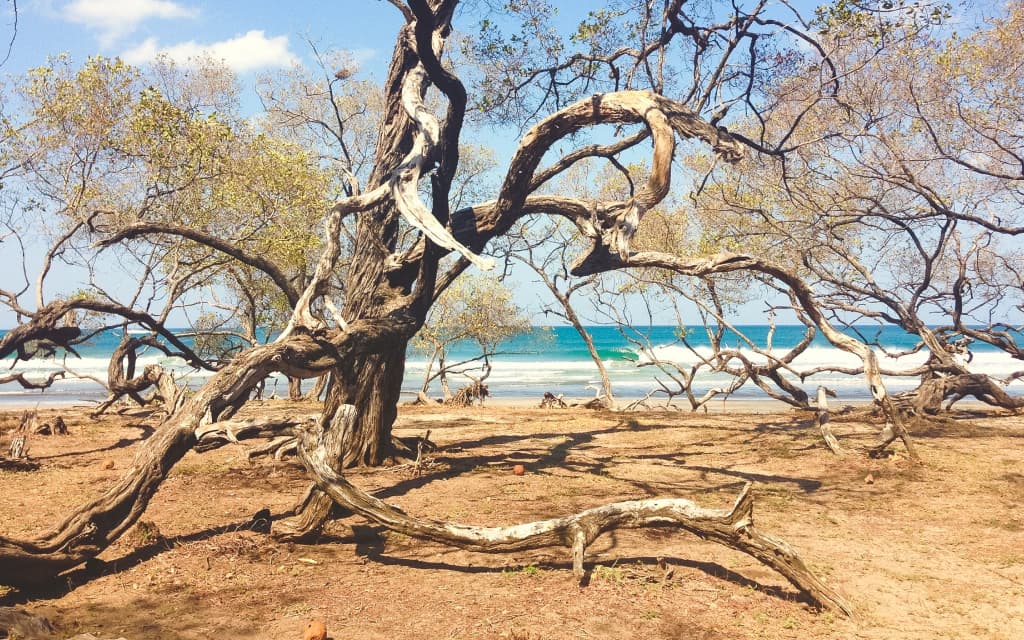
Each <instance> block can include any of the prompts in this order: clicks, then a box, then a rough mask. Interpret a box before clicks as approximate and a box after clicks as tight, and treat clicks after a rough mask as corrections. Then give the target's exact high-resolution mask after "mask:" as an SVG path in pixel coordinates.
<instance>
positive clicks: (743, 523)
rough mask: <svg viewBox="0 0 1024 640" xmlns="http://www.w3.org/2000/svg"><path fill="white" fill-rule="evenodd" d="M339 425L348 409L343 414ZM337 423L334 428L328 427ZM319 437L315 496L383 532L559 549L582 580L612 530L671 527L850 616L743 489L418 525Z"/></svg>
mask: <svg viewBox="0 0 1024 640" xmlns="http://www.w3.org/2000/svg"><path fill="white" fill-rule="evenodd" d="M342 412H343V415H344V419H345V421H348V422H350V423H352V422H354V421H355V419H356V411H355V408H354V407H352V406H351V405H347V406H345V407H343V408H342ZM337 426H341V425H335V427H337ZM325 435H327V434H325V432H324V431H322V430H321V429H320V428H319V427H316V426H313V427H311V428H306V429H303V430H301V431H300V434H299V456H300V457H301V459H302V461H303V463H304V464H305V465H306V468H307V469H308V470H309V472H310V474H311V475H312V476H313V478H314V481H315V482H316V484H317V486H318V487H319V488H320V490H321V491H323V492H324V493H326V494H327V495H328V496H330V498H331V499H332V500H334V502H335V503H337V504H338V505H339V506H341V507H343V508H345V509H348V510H350V511H352V512H353V513H356V514H358V515H361V516H363V517H365V518H367V519H369V520H371V521H373V522H375V523H377V524H380V525H383V526H384V527H387V528H388V529H390V530H393V531H397V532H399V533H402V534H405V535H408V536H410V537H414V538H420V539H425V540H431V541H434V542H440V543H442V544H448V545H452V546H455V547H459V548H461V549H466V550H469V551H479V552H483V553H507V552H510V551H521V550H524V549H537V548H543V547H550V546H559V545H560V546H565V547H568V548H569V549H570V550H571V552H572V559H573V572H574V574H575V575H576V577H577V578H578V579H582V578H583V577H584V566H583V561H584V555H585V552H586V547H587V546H588V545H590V544H591V543H592V542H594V540H596V539H597V538H598V537H599V536H600V535H601V534H602V533H605V532H608V531H613V530H615V529H638V528H645V527H674V528H679V529H684V530H686V531H690V532H691V533H694V534H695V535H697V536H699V537H701V538H703V539H706V540H713V541H715V542H718V543H720V544H723V545H725V546H727V547H731V548H733V549H736V550H738V551H742V552H743V553H746V554H748V555H750V556H752V557H754V558H756V559H757V560H759V561H760V562H762V563H764V564H766V565H768V566H769V567H771V568H773V569H775V570H776V571H778V572H779V573H781V574H782V575H783V576H785V577H786V579H787V580H789V581H790V582H791V583H792V584H793V586H795V587H796V588H797V589H799V590H800V591H801V592H803V593H805V594H807V595H808V596H809V597H810V598H811V599H812V600H813V601H814V602H816V603H817V604H819V605H821V606H823V607H826V608H829V609H833V610H836V611H841V612H842V613H844V614H845V615H848V616H852V610H851V608H850V605H849V604H847V603H846V602H845V601H844V600H843V598H842V597H841V596H840V595H839V594H838V593H836V592H835V591H834V590H833V589H832V588H831V587H829V586H827V585H826V584H824V583H823V582H822V581H821V580H820V579H818V578H817V577H816V576H815V575H814V574H813V573H811V571H810V570H809V569H808V568H807V566H806V565H805V564H804V562H803V560H801V559H800V557H799V556H798V555H797V553H796V552H795V551H794V550H793V549H792V548H791V547H790V546H789V545H787V544H786V543H785V542H783V541H782V540H779V539H777V538H774V537H772V536H768V535H765V534H762V533H761V532H759V531H758V530H757V529H756V528H755V527H754V520H753V509H754V499H753V496H752V494H751V492H750V484H749V483H748V484H747V485H746V486H745V487H744V488H743V491H741V492H740V495H739V496H738V498H737V499H736V502H735V504H734V505H733V507H732V508H731V509H706V508H703V507H700V506H698V505H697V504H695V503H694V502H692V501H690V500H684V499H674V498H659V499H651V500H630V501H626V502H616V503H612V504H608V505H604V506H601V507H595V508H593V509H587V510H586V511H582V512H580V513H577V514H574V515H569V516H563V517H561V518H552V519H550V520H540V521H536V522H528V523H525V524H518V525H511V526H506V527H476V526H469V525H463V524H455V523H448V522H436V521H432V520H422V519H419V518H416V517H414V516H410V515H408V514H406V513H404V512H403V511H401V510H400V509H398V508H397V507H394V506H392V505H389V504H387V503H386V502H384V501H382V500H379V499H377V498H374V497H373V496H371V495H369V494H367V493H366V492H364V491H362V490H361V489H359V488H358V487H356V486H354V485H352V484H351V483H350V482H348V481H347V480H346V479H345V478H344V477H343V476H342V475H340V474H339V473H338V472H337V471H335V470H334V469H333V468H332V466H331V457H330V454H329V447H328V446H325V444H324V440H325Z"/></svg>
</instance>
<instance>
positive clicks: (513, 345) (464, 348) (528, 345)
mask: <svg viewBox="0 0 1024 640" xmlns="http://www.w3.org/2000/svg"><path fill="white" fill-rule="evenodd" d="M737 329H739V330H740V331H741V332H743V333H744V334H745V335H746V336H747V337H748V338H750V339H751V340H752V341H753V342H754V343H755V344H757V345H758V346H759V348H762V349H764V348H765V345H766V341H767V338H768V333H769V327H768V326H767V325H746V326H738V327H737ZM588 330H589V332H590V334H591V336H592V338H593V340H594V343H595V346H596V348H597V350H598V353H599V355H600V357H601V360H602V361H603V362H604V364H605V366H606V368H607V369H608V373H609V375H610V377H611V380H612V384H613V391H614V393H615V395H616V398H617V399H618V400H620V401H628V400H629V399H635V398H640V397H642V396H644V395H645V394H646V393H647V392H648V391H650V390H652V389H655V388H658V386H659V384H658V379H661V380H663V381H664V382H665V383H666V384H667V385H668V386H669V387H670V388H675V385H674V383H673V382H672V381H671V380H670V379H669V377H668V376H667V375H665V374H664V373H662V372H660V371H659V370H658V369H657V368H656V367H653V366H642V365H643V364H644V363H645V362H646V363H649V362H650V357H649V355H647V354H645V353H644V350H643V349H641V348H640V346H639V344H638V343H637V342H635V341H631V340H630V339H628V338H627V337H626V336H624V335H623V333H622V332H621V331H620V330H619V329H618V328H617V327H609V326H594V327H589V328H588ZM803 331H804V328H803V327H802V326H796V325H782V326H778V327H776V329H775V332H774V335H773V336H772V343H773V346H774V349H775V352H776V353H780V352H785V351H786V350H787V348H788V347H792V346H793V345H795V344H796V343H797V342H798V341H799V340H800V338H801V337H802V335H803ZM863 332H864V335H866V336H868V337H871V338H874V337H875V336H876V335H877V339H878V340H879V342H880V343H881V344H883V345H884V346H885V347H886V349H887V350H888V351H890V352H893V353H898V352H903V351H908V350H910V349H911V348H912V347H913V345H914V338H913V337H912V336H909V335H907V334H905V333H903V332H902V331H900V330H898V329H895V328H892V327H886V328H884V329H882V330H881V332H879V329H878V328H876V327H870V328H868V327H865V328H863ZM677 333H678V329H677V328H676V327H672V326H654V327H647V328H644V329H641V330H638V332H637V334H636V335H642V336H643V337H644V338H645V341H646V343H647V344H649V345H650V347H651V348H652V349H653V353H654V354H656V357H657V358H658V359H662V360H671V361H674V362H677V363H680V364H682V365H683V366H684V367H687V368H688V367H689V366H691V365H692V364H693V363H695V362H696V361H697V356H695V355H694V352H693V351H691V350H690V348H688V347H686V346H683V345H682V344H681V343H680V342H679V341H678V339H677ZM2 335H3V331H0V336H2ZM687 338H688V340H689V341H690V344H691V345H692V347H693V349H694V350H695V351H696V353H697V354H700V355H706V354H708V353H710V348H709V346H708V345H709V342H708V338H707V335H706V334H705V332H704V329H703V328H700V327H698V328H695V329H690V331H689V333H688V335H687ZM120 339H121V333H120V331H119V330H111V331H106V332H104V333H102V334H100V335H99V336H97V337H96V338H95V339H94V340H92V341H91V342H89V343H86V344H83V345H81V347H80V348H78V349H77V350H78V352H79V354H80V355H81V358H76V357H74V356H70V355H69V356H67V358H66V359H65V358H62V357H57V358H49V359H37V360H32V361H30V362H27V363H26V362H19V363H18V364H17V365H16V366H14V367H13V369H11V362H12V361H13V358H9V359H8V360H6V361H4V363H3V365H4V369H6V370H8V371H14V372H24V373H25V374H26V376H27V377H28V378H29V379H33V380H36V379H42V378H45V377H46V376H47V375H48V374H49V373H50V372H52V371H57V370H60V368H61V363H62V362H63V363H65V364H66V366H67V368H68V369H69V370H70V371H71V372H73V373H69V374H68V378H67V379H64V380H59V381H57V382H56V383H55V384H54V385H53V387H51V388H50V389H47V390H45V391H27V390H23V389H22V388H21V387H20V386H18V385H17V384H16V383H8V384H6V385H3V386H0V403H3V404H11V403H18V404H29V403H34V402H40V403H44V404H48V405H62V404H77V403H88V402H97V401H99V400H101V399H102V398H103V397H104V390H103V388H102V386H101V385H100V384H99V383H98V382H97V381H98V380H106V376H107V366H108V364H109V357H110V354H111V353H112V352H113V349H114V348H115V346H116V345H117V344H118V342H119V341H120ZM725 346H726V347H730V348H735V347H737V346H739V347H740V348H741V350H742V352H743V353H744V354H745V355H746V356H747V357H748V358H749V359H750V360H751V361H752V362H755V363H757V362H763V361H764V358H763V357H761V356H758V355H756V354H755V353H754V352H753V350H752V349H751V348H750V347H749V346H747V345H745V344H741V342H740V340H739V338H738V337H737V336H735V334H732V335H731V336H730V337H729V338H727V339H726V340H725ZM972 351H973V353H972V359H971V363H970V368H971V370H972V371H976V372H979V373H988V374H990V375H993V376H996V377H1005V376H1008V375H1010V374H1011V373H1013V372H1014V371H1017V370H1020V369H1022V368H1024V363H1021V362H1020V361H1016V360H1013V359H1012V358H1010V357H1009V356H1008V355H1007V354H1005V353H1004V352H1001V351H999V350H997V349H995V348H993V347H990V346H988V345H984V344H975V345H972ZM473 355H476V352H475V351H474V350H473V348H472V346H471V345H468V344H456V345H455V346H454V348H453V349H452V350H451V352H450V353H449V355H448V361H449V362H456V361H459V360H461V359H463V358H467V357H472V356H473ZM925 357H926V356H925V354H923V353H916V354H910V355H904V356H902V357H899V358H890V357H886V356H884V355H883V356H882V357H881V358H880V360H881V364H882V366H883V367H884V368H886V369H895V370H903V369H910V368H912V367H914V366H916V365H918V364H920V363H921V362H923V361H924V359H925ZM150 363H158V364H161V365H163V366H164V367H166V368H169V369H172V370H173V371H174V372H175V375H176V376H177V377H178V378H179V379H182V380H186V381H187V383H188V384H189V385H190V386H192V387H196V386H199V385H201V384H202V383H203V381H204V380H205V379H206V378H208V377H209V376H210V375H211V374H210V373H208V372H197V371H195V370H193V369H191V368H189V367H187V366H186V365H185V363H184V362H183V361H181V360H178V359H174V358H167V357H166V356H164V355H163V354H161V353H159V352H156V351H152V350H151V351H149V352H144V353H143V354H142V357H140V359H139V363H138V370H139V371H141V369H142V367H144V366H145V365H147V364H150ZM425 363H426V357H425V355H424V354H421V353H417V352H415V351H413V350H410V352H409V354H408V360H407V363H406V375H405V381H404V383H403V392H404V393H405V394H406V395H407V396H408V397H409V398H412V397H414V396H415V393H416V392H417V391H418V390H419V388H420V387H421V385H422V381H423V374H424V366H425ZM492 364H493V371H492V373H491V375H490V377H489V378H488V379H487V381H486V382H487V384H488V385H489V388H490V391H491V394H492V396H494V397H495V398H497V399H501V398H508V399H523V398H526V399H529V398H535V399H537V400H538V401H539V400H540V398H541V397H542V396H543V394H544V392H545V391H550V392H552V393H554V394H556V395H558V394H564V395H565V396H566V398H568V399H588V398H592V397H594V395H595V390H594V389H595V388H596V387H597V386H599V384H600V382H599V376H598V373H597V368H596V367H595V365H594V363H593V361H592V360H591V359H590V356H589V354H588V353H587V350H586V346H585V345H584V343H583V341H582V340H581V339H580V337H579V335H578V334H577V333H576V331H575V330H573V329H572V328H571V327H535V328H534V330H533V331H532V332H530V333H527V334H523V335H520V336H518V337H516V338H513V339H511V340H508V341H506V342H505V343H503V344H502V345H501V346H500V348H499V353H498V354H497V355H496V356H494V358H493V360H492ZM828 365H835V366H842V367H857V366H859V365H860V362H859V360H858V359H857V358H856V357H855V356H853V355H851V354H848V353H845V352H843V351H840V350H838V349H836V348H835V347H833V346H831V345H830V344H828V342H827V341H825V340H824V338H822V337H821V336H820V335H819V336H817V337H816V338H815V340H814V342H813V343H812V345H811V346H810V347H809V348H808V349H807V350H806V351H805V352H804V353H803V354H802V355H801V356H800V357H798V358H797V359H796V360H795V361H794V363H793V366H794V368H795V369H797V370H806V369H811V368H814V367H821V366H828ZM73 376H78V377H73ZM788 377H789V378H790V379H791V380H793V381H794V383H797V384H799V386H801V387H802V388H803V389H804V390H806V391H807V393H808V394H810V395H812V396H813V395H814V393H815V390H816V389H817V387H818V386H819V385H825V386H827V387H829V388H832V389H834V390H835V391H836V392H837V395H838V399H837V401H836V402H842V401H863V400H868V399H869V398H870V394H869V392H868V389H867V387H866V385H865V384H864V380H863V377H862V376H849V375H844V374H837V373H822V374H817V375H814V376H812V377H810V378H808V379H807V380H806V381H805V382H804V383H802V384H800V383H799V379H798V378H797V377H796V376H792V375H790V376H788ZM730 380H731V377H730V376H728V375H727V374H720V373H719V374H716V373H709V372H707V371H706V370H704V371H701V372H700V373H698V375H697V376H696V378H695V382H694V390H695V394H696V395H698V396H700V395H701V394H703V393H704V391H705V390H707V389H709V388H713V387H720V386H724V385H727V384H728V383H729V381H730ZM467 381H468V379H467V378H466V377H464V376H458V375H456V376H453V377H452V378H451V386H452V389H453V390H454V389H456V388H458V387H459V386H461V385H462V384H465V383H466V382H467ZM310 384H312V383H311V382H307V383H306V387H307V388H308V386H309V385H310ZM886 384H887V387H888V388H889V390H890V391H891V392H899V391H903V390H907V389H911V388H914V387H915V386H917V380H916V379H915V378H900V377H893V378H887V379H886ZM1014 386H1016V387H1020V391H1024V383H1022V382H1017V383H1015V384H1014ZM1013 390H1014V389H1013V388H1012V387H1011V391H1013ZM275 392H276V394H277V395H278V396H283V395H286V394H287V383H286V381H285V380H283V379H271V380H269V381H268V383H267V396H270V395H271V394H273V393H275ZM431 395H432V396H440V388H439V386H438V383H437V382H436V381H435V382H434V385H433V387H432V388H431ZM731 397H733V398H739V399H747V400H756V399H762V398H766V397H767V396H766V395H765V393H764V392H763V391H762V390H761V389H759V388H758V387H757V386H756V385H754V384H753V383H751V382H748V383H747V384H746V385H745V386H744V387H742V388H741V389H739V390H738V391H736V392H735V393H733V394H732V396H731ZM663 398H664V396H657V395H656V396H654V397H653V398H652V403H653V402H657V401H658V400H659V399H663ZM683 401H684V402H685V399H683Z"/></svg>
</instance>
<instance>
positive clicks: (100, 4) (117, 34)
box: [63, 0, 199, 47]
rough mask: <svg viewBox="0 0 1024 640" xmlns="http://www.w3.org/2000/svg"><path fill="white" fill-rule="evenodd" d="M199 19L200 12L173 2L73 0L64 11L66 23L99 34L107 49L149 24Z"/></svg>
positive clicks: (159, 0)
mask: <svg viewBox="0 0 1024 640" xmlns="http://www.w3.org/2000/svg"><path fill="white" fill-rule="evenodd" d="M198 15H199V11H198V10H197V9H193V8H191V7H186V6H183V5H180V4H178V3H177V2H171V0H74V1H73V2H71V3H70V4H68V5H67V6H65V7H64V9H63V17H64V19H65V20H67V21H69V22H74V23H76V24H81V25H84V26H85V27H87V28H89V29H94V30H96V31H99V32H100V34H99V39H100V45H101V46H104V47H109V46H111V45H112V44H114V43H115V42H116V41H118V40H119V39H121V38H123V37H124V36H126V35H129V34H130V33H132V32H133V31H135V29H137V28H138V26H139V24H141V23H142V22H145V21H146V20H150V19H153V18H158V19H161V20H171V19H174V18H194V17H196V16H198Z"/></svg>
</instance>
